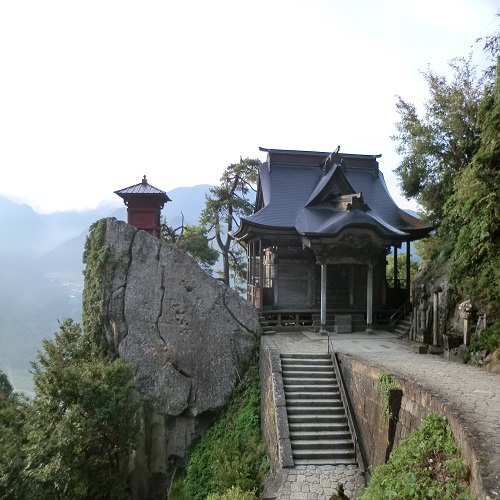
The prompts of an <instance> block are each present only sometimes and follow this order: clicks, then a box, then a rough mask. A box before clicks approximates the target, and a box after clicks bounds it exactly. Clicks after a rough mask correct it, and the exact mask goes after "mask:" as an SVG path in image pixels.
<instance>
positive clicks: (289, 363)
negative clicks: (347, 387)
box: [281, 358, 333, 370]
mask: <svg viewBox="0 0 500 500" xmlns="http://www.w3.org/2000/svg"><path fill="white" fill-rule="evenodd" d="M281 366H282V367H283V366H284V367H286V368H290V369H293V368H296V367H303V368H305V369H309V370H316V369H317V368H323V369H330V370H333V364H332V360H331V359H295V358H291V359H282V360H281Z"/></svg>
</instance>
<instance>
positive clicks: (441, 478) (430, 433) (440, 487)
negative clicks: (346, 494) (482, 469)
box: [359, 413, 472, 500]
mask: <svg viewBox="0 0 500 500" xmlns="http://www.w3.org/2000/svg"><path fill="white" fill-rule="evenodd" d="M468 474H469V471H468V467H467V465H466V464H465V462H464V461H463V460H461V458H460V453H459V450H458V448H457V445H456V444H455V441H454V440H453V435H452V432H451V428H450V426H449V425H448V423H447V422H446V419H445V418H444V417H440V416H439V415H436V414H433V413H431V414H430V415H429V416H428V417H427V418H426V419H425V420H424V422H423V423H422V425H421V426H420V427H418V428H417V429H415V430H414V431H413V432H412V433H411V434H410V435H409V436H408V438H407V439H405V440H404V441H402V442H401V443H400V444H399V446H397V447H396V448H394V450H393V451H392V453H391V456H390V458H389V462H388V463H387V464H384V465H380V466H379V467H377V468H376V469H375V470H374V471H373V475H372V478H371V480H370V483H369V485H368V486H367V487H366V488H365V490H364V491H363V494H362V495H361V497H359V498H361V499H362V500H382V499H383V500H390V499H399V498H414V499H420V498H441V499H449V500H451V499H457V500H472V497H471V496H469V493H468V492H469V488H468V486H469V484H468Z"/></svg>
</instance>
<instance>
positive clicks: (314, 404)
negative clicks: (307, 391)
mask: <svg viewBox="0 0 500 500" xmlns="http://www.w3.org/2000/svg"><path fill="white" fill-rule="evenodd" d="M286 406H287V408H288V407H290V408H296V407H300V408H312V409H313V408H339V407H341V408H344V405H343V404H342V400H341V399H340V398H338V399H326V398H322V399H305V400H304V399H289V398H288V397H286Z"/></svg>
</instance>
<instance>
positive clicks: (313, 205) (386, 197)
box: [235, 148, 433, 244]
mask: <svg viewBox="0 0 500 500" xmlns="http://www.w3.org/2000/svg"><path fill="white" fill-rule="evenodd" d="M261 151H265V152H267V161H266V162H265V163H263V164H261V165H260V167H259V181H258V189H257V201H256V206H255V213H254V214H253V215H251V216H249V217H247V218H242V220H241V226H240V228H239V229H238V230H237V231H236V232H235V237H237V238H238V239H243V240H249V239H251V238H252V237H255V236H256V235H257V234H259V233H261V232H263V231H264V232H269V231H271V230H276V231H279V232H282V231H292V232H295V233H298V234H299V235H303V236H308V237H335V236H337V235H339V234H340V233H341V232H342V231H344V230H346V229H352V228H366V229H370V230H372V231H374V232H376V233H377V234H379V235H380V236H381V237H382V238H384V239H385V240H388V241H389V240H390V241H391V242H392V243H391V244H398V243H400V242H402V241H413V240H417V239H420V238H423V237H425V236H427V235H428V234H429V232H430V231H431V230H432V229H433V227H432V226H430V225H429V224H427V223H425V222H423V221H421V220H419V219H418V218H416V217H413V216H412V215H410V214H408V213H407V212H405V211H404V210H402V209H400V208H399V207H398V206H397V205H396V203H395V202H394V200H393V199H392V197H391V195H390V194H389V191H388V190H387V186H386V184H385V180H384V176H383V174H382V172H380V170H379V164H378V158H380V155H357V154H346V153H340V152H339V151H338V150H337V151H335V152H334V153H326V152H318V151H292V150H276V149H265V148H261Z"/></svg>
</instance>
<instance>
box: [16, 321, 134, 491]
mask: <svg viewBox="0 0 500 500" xmlns="http://www.w3.org/2000/svg"><path fill="white" fill-rule="evenodd" d="M43 346H44V349H45V351H44V352H40V353H39V354H38V356H37V362H35V363H33V364H32V365H33V369H34V373H33V375H34V383H35V393H36V396H35V399H34V401H33V404H32V406H31V407H30V409H29V411H28V413H27V421H26V425H25V433H26V444H25V447H24V449H25V452H26V462H27V463H26V466H25V470H24V475H25V477H26V478H27V479H28V480H29V482H30V485H31V488H32V490H33V492H36V495H35V497H40V498H126V497H128V491H127V472H128V471H127V463H128V462H127V460H128V453H129V452H130V451H131V450H132V449H133V447H134V445H135V437H136V434H137V427H136V424H135V418H134V417H135V413H136V410H137V405H136V404H134V403H131V402H130V401H129V397H130V393H131V391H132V389H133V372H132V367H131V366H130V365H126V364H125V363H123V362H122V361H121V360H120V359H111V358H109V357H106V356H100V357H96V356H95V349H88V346H89V341H88V339H87V338H86V337H85V335H83V334H82V332H81V328H80V326H79V325H78V324H77V323H73V321H72V320H69V319H67V320H64V321H63V322H62V323H61V326H60V331H59V333H56V334H55V336H54V339H53V340H47V339H46V340H44V341H43Z"/></svg>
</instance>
